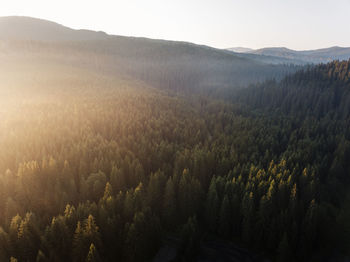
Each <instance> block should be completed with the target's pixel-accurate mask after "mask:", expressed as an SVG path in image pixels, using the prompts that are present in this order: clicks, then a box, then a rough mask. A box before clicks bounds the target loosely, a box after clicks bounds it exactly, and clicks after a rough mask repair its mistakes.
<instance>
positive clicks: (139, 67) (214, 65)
mask: <svg viewBox="0 0 350 262" xmlns="http://www.w3.org/2000/svg"><path fill="white" fill-rule="evenodd" d="M1 49H2V50H1ZM0 50H1V51H4V52H2V53H4V54H6V59H7V60H8V61H13V62H12V63H15V64H25V65H27V62H26V61H23V59H24V58H26V57H31V58H32V59H33V61H34V62H33V63H31V64H28V66H34V64H35V63H39V61H42V62H41V63H44V62H45V64H47V65H52V64H55V65H57V64H58V65H64V66H67V65H68V66H73V67H74V68H84V69H88V70H91V71H93V72H98V73H103V74H105V75H109V76H113V77H114V76H117V75H119V76H127V77H130V78H132V79H136V80H141V81H144V82H146V83H148V84H151V85H152V86H154V87H159V88H162V89H167V90H169V89H170V90H180V89H181V90H192V91H193V90H200V91H203V90H214V89H216V88H232V87H233V88H234V87H237V86H245V85H247V84H251V83H255V82H259V81H264V80H266V79H271V78H281V77H283V76H284V75H286V74H288V73H290V72H294V71H295V70H296V68H295V67H291V66H276V65H272V63H269V62H266V61H259V60H257V59H252V58H250V57H242V56H241V55H240V54H236V53H234V52H230V51H227V50H222V49H216V48H212V47H209V46H203V45H196V44H193V43H188V42H181V41H167V40H157V39H148V38H142V37H127V36H118V35H108V34H106V33H103V32H95V31H90V30H74V29H71V28H68V27H65V26H62V25H59V24H57V23H54V22H50V21H46V20H42V19H36V18H30V17H0ZM14 59H17V60H16V62H14ZM0 62H1V61H0ZM4 66H6V65H4ZM40 66H41V65H40Z"/></svg>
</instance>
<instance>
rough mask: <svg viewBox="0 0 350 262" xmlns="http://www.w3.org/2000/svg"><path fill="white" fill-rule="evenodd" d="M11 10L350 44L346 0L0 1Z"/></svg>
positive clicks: (162, 34) (136, 30) (303, 43)
mask: <svg viewBox="0 0 350 262" xmlns="http://www.w3.org/2000/svg"><path fill="white" fill-rule="evenodd" d="M11 15H23V16H31V17H37V18H43V19H47V20H51V21H54V22H57V23H60V24H63V25H65V26H68V27H71V28H75V29H92V30H101V31H105V32H107V33H109V34H116V35H127V36H144V37H150V38H157V39H159V38H160V39H168V40H181V41H189V42H194V43H197V44H205V45H209V46H213V47H218V48H228V47H236V46H244V47H251V48H261V47H267V46H286V47H288V48H292V49H297V50H302V49H315V48H323V47H329V46H334V45H338V46H350V25H349V17H350V0H172V1H170V0H143V1H142V0H0V16H11Z"/></svg>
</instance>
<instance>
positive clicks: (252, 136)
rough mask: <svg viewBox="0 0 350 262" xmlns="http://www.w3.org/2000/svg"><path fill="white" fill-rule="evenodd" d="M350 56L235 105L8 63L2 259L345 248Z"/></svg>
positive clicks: (279, 257) (307, 255)
mask: <svg viewBox="0 0 350 262" xmlns="http://www.w3.org/2000/svg"><path fill="white" fill-rule="evenodd" d="M348 64H349V63H348V62H342V63H338V62H334V63H332V64H328V65H322V66H319V67H317V68H310V69H308V70H306V71H302V72H299V73H297V74H295V75H294V76H290V77H287V78H285V79H284V80H283V81H282V82H281V83H266V84H265V85H263V86H261V87H255V88H254V87H252V88H250V89H245V90H243V91H242V93H240V94H239V95H237V97H239V98H235V99H237V100H235V101H236V102H234V103H227V102H219V101H215V100H213V99H212V98H209V97H207V98H205V97H197V96H192V97H188V98H184V97H181V96H174V95H171V96H169V94H167V93H164V92H163V91H159V90H157V89H154V88H151V87H147V86H145V85H144V84H142V83H139V82H133V81H131V80H118V79H116V78H108V77H102V76H100V77H95V76H94V75H89V72H90V71H84V70H85V69H79V70H77V69H76V70H77V71H73V72H74V73H72V74H70V73H69V72H70V70H71V69H70V67H67V68H61V69H60V70H58V71H56V73H55V74H50V72H52V71H51V70H53V68H50V67H39V68H40V69H42V70H43V71H42V72H44V74H42V73H40V71H35V68H31V70H33V71H27V69H28V68H25V70H22V69H21V70H22V71H18V72H16V75H18V76H22V77H23V79H24V80H23V81H20V79H21V78H19V79H14V78H13V77H11V72H12V68H11V67H10V66H8V67H7V68H6V70H8V74H6V76H2V77H3V79H4V81H5V80H6V81H5V82H4V83H5V84H6V87H8V88H7V89H6V92H5V94H6V95H5V96H2V100H3V103H2V107H1V122H0V124H1V129H0V132H1V133H0V145H1V146H0V188H1V190H0V192H1V197H0V214H1V217H0V223H1V229H0V256H1V261H9V260H10V258H11V259H12V261H16V259H17V261H145V260H146V261H147V260H151V259H152V258H153V257H154V256H155V254H156V253H157V251H158V250H159V248H160V247H161V246H162V242H163V240H164V239H165V238H166V237H168V236H174V237H175V238H176V239H178V240H179V243H180V244H179V246H178V250H177V257H176V260H178V261H193V260H195V258H196V255H197V254H198V252H199V251H200V249H201V244H200V243H201V242H202V241H206V240H208V239H216V238H220V239H225V240H227V241H231V242H233V243H235V244H236V245H238V246H241V247H242V246H243V247H246V248H249V249H250V250H254V252H256V253H258V254H260V255H261V256H262V257H267V258H270V259H272V260H273V261H310V259H313V260H315V261H320V259H321V257H323V258H330V257H333V256H334V254H343V253H346V251H347V250H349V249H348V248H349V242H348V241H349V239H348V237H349V231H348V230H349V222H348V221H349V212H348V211H347V209H345V205H348V202H347V201H346V199H347V195H346V192H347V190H348V188H349V186H348V184H349V181H348V174H349V163H348V161H347V160H348V158H349V150H350V142H349V136H350V134H349V126H348V123H349V122H348V121H349V114H348V111H346V110H348V109H347V108H346V107H343V106H341V105H342V104H344V103H345V102H342V100H343V99H348V98H347V94H348V89H349V82H348V80H347V75H348ZM73 68H74V67H73ZM56 69H57V68H56ZM3 70H5V67H4V68H3ZM45 70H46V71H45ZM86 70H87V69H86ZM35 72H36V73H35ZM26 73H27V74H28V75H26ZM90 73H91V72H90ZM26 76H27V77H28V78H25V77H26ZM29 76H32V77H33V76H34V79H32V81H29V80H28V79H29ZM84 76H85V77H86V79H85V81H84ZM327 81H328V82H327ZM52 83H56V86H51V87H50V88H49V87H48V85H51V84H52ZM10 87H11V88H10ZM48 88H49V89H48ZM293 90H296V91H293ZM259 92H260V93H259ZM333 92H335V93H336V94H337V96H334V97H333V96H331V95H330V94H333ZM289 93H290V95H288V94H289ZM265 94H270V95H265ZM306 94H309V95H306ZM273 95H274V96H275V98H273V99H272V100H269V99H270V97H271V96H272V97H273ZM311 97H312V98H313V99H315V102H314V103H310V101H309V99H310V98H311ZM324 97H327V98H328V99H330V100H331V103H330V104H329V101H328V100H327V99H323V98H324ZM282 98H284V99H291V101H293V102H289V105H290V108H288V110H287V109H285V108H284V105H286V104H288V100H286V101H281V100H282ZM232 99H234V98H232ZM334 99H338V100H336V101H334ZM239 102H240V103H242V104H244V106H243V105H240V104H239ZM294 103H295V105H294ZM345 104H346V103H345ZM306 105H310V106H309V107H307V108H309V110H307V111H305V108H304V107H306ZM314 105H315V106H314ZM316 105H317V106H316ZM319 108H324V110H327V112H330V113H319V111H318V110H319ZM292 109H293V110H292ZM299 110H300V111H299ZM304 111H305V112H306V113H305V114H302V113H301V112H304ZM322 112H323V111H322Z"/></svg>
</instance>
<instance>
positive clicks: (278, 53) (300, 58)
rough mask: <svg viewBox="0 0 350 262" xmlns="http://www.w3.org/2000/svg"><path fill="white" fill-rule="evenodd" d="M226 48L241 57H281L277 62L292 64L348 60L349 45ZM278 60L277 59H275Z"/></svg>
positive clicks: (261, 59) (262, 59)
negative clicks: (239, 54)
mask: <svg viewBox="0 0 350 262" xmlns="http://www.w3.org/2000/svg"><path fill="white" fill-rule="evenodd" d="M228 50H230V51H234V52H238V53H243V54H241V56H242V57H246V58H250V57H251V56H252V55H258V56H259V57H260V61H264V60H265V61H268V60H269V59H268V57H275V59H276V60H277V59H281V60H280V61H279V62H280V63H281V62H285V63H288V62H289V63H293V64H299V65H302V64H318V63H328V62H331V61H333V60H348V59H349V58H350V47H339V46H333V47H329V48H322V49H316V50H305V51H296V50H292V49H288V48H285V47H267V48H261V49H256V50H252V49H245V48H238V49H236V48H229V49H228ZM277 61H278V60H277Z"/></svg>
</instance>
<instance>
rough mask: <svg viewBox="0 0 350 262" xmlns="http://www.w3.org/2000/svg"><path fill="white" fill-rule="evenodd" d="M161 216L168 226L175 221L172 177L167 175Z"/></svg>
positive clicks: (174, 197) (174, 196)
mask: <svg viewBox="0 0 350 262" xmlns="http://www.w3.org/2000/svg"><path fill="white" fill-rule="evenodd" d="M163 218H164V221H165V224H166V226H167V227H168V228H171V227H172V226H173V225H174V224H175V221H176V195H175V185H174V182H173V179H172V177H169V179H168V181H167V183H166V186H165V192H164V200H163Z"/></svg>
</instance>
